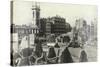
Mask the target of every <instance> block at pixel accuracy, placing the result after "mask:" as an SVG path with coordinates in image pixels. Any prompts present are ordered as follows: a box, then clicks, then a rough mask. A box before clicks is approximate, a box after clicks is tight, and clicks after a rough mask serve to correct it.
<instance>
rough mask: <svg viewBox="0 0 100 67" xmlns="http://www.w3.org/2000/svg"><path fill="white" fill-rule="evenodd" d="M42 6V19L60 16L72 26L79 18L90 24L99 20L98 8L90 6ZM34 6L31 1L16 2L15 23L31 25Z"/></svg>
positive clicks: (46, 4) (54, 4)
mask: <svg viewBox="0 0 100 67" xmlns="http://www.w3.org/2000/svg"><path fill="white" fill-rule="evenodd" d="M38 4H39V5H40V9H41V10H40V17H45V18H47V17H49V16H50V17H52V16H56V15H59V16H61V17H64V18H65V19H66V22H68V23H70V24H71V26H73V25H74V24H75V20H76V19H78V18H84V19H85V20H87V21H88V23H90V21H91V20H93V19H94V18H97V6H90V5H72V4H58V3H43V2H42V3H38ZM32 5H34V2H31V1H15V2H14V5H13V23H15V24H18V25H20V24H29V23H31V22H32V18H33V17H32V9H31V8H32Z"/></svg>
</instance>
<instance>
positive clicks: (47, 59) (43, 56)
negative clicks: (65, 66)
mask: <svg viewBox="0 0 100 67" xmlns="http://www.w3.org/2000/svg"><path fill="white" fill-rule="evenodd" d="M76 40H77V39H76ZM35 43H36V45H35V50H34V48H30V47H29V48H24V49H23V50H21V51H20V52H17V53H13V52H11V60H12V63H11V64H12V65H14V66H23V65H24V66H25V65H40V64H57V63H73V62H74V60H73V57H72V55H71V53H70V51H69V49H68V48H69V47H73V45H78V43H77V42H76V41H72V42H70V37H68V39H67V42H66V44H69V46H67V45H65V48H64V50H63V51H62V52H61V51H60V46H59V43H58V42H56V43H55V46H49V47H48V52H45V51H43V47H42V41H40V40H39V39H37V40H36V42H35ZM55 48H57V49H58V50H57V52H56V51H55ZM74 48H75V47H74ZM82 49H83V48H82ZM60 53H61V54H60ZM87 61H88V59H87V54H86V52H85V51H84V50H82V51H81V53H80V59H79V62H87Z"/></svg>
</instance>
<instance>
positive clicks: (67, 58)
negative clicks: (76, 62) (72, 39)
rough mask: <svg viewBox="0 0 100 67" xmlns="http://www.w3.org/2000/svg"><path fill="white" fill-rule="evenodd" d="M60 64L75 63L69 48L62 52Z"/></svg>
mask: <svg viewBox="0 0 100 67" xmlns="http://www.w3.org/2000/svg"><path fill="white" fill-rule="evenodd" d="M60 62H61V63H72V62H73V59H72V56H71V54H70V52H69V50H68V47H66V48H65V49H64V51H63V52H62V55H61V60H60Z"/></svg>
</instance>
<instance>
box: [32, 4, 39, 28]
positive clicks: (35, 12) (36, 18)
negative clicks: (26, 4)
mask: <svg viewBox="0 0 100 67" xmlns="http://www.w3.org/2000/svg"><path fill="white" fill-rule="evenodd" d="M32 11H33V23H32V24H34V25H36V26H37V27H38V28H39V23H40V6H39V4H38V3H37V2H35V3H34V4H33V5H32Z"/></svg>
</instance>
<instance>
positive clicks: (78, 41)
mask: <svg viewBox="0 0 100 67" xmlns="http://www.w3.org/2000/svg"><path fill="white" fill-rule="evenodd" d="M10 7H11V10H10V12H11V24H10V29H11V31H10V34H11V45H10V46H11V47H10V60H11V63H10V64H11V65H12V66H32V65H46V64H64V63H66V64H67V63H83V62H97V58H98V56H97V50H98V49H97V48H98V44H97V42H98V38H97V30H98V29H97V25H98V18H97V6H96V5H85V4H84V5H83V4H82V5H81V4H67V3H52V2H37V1H11V2H10Z"/></svg>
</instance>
